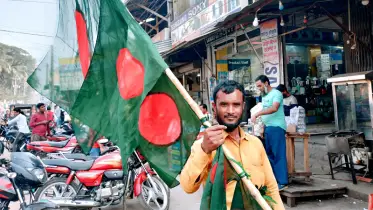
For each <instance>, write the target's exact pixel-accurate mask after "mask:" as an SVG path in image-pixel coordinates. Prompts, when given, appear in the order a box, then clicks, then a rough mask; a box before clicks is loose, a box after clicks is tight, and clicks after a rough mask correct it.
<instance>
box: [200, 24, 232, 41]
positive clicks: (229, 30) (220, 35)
mask: <svg viewBox="0 0 373 210" xmlns="http://www.w3.org/2000/svg"><path fill="white" fill-rule="evenodd" d="M235 31H236V26H232V27H230V28H227V29H222V30H220V31H217V32H215V33H214V34H213V35H211V36H209V37H208V38H206V44H210V43H211V42H214V41H216V40H219V39H221V38H223V37H226V36H228V35H230V34H233V33H234V32H235Z"/></svg>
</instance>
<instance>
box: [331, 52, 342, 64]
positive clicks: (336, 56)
mask: <svg viewBox="0 0 373 210" xmlns="http://www.w3.org/2000/svg"><path fill="white" fill-rule="evenodd" d="M335 64H343V58H342V54H341V53H331V54H330V65H335Z"/></svg>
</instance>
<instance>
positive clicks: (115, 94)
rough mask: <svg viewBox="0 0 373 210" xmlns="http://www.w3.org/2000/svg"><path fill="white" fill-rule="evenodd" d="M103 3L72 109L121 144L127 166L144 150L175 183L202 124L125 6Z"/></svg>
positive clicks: (114, 0) (167, 179)
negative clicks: (86, 68)
mask: <svg viewBox="0 0 373 210" xmlns="http://www.w3.org/2000/svg"><path fill="white" fill-rule="evenodd" d="M89 2H90V1H89ZM99 2H100V3H99V11H98V13H99V19H98V22H99V24H98V28H97V40H96V42H95V46H94V51H93V54H92V57H91V59H89V60H90V62H89V69H88V70H87V74H86V77H85V80H84V82H83V84H82V85H81V88H80V91H79V94H78V95H77V97H76V100H75V102H74V105H73V106H72V108H71V109H70V112H71V114H72V115H73V116H74V117H76V118H77V119H79V121H80V122H82V123H84V124H86V125H87V126H89V127H90V128H92V129H93V130H95V131H97V132H99V133H100V134H102V135H104V136H105V137H107V138H109V139H110V140H111V141H113V142H114V143H115V144H116V145H118V146H119V147H120V149H121V154H122V159H123V163H124V165H126V164H125V163H126V161H125V160H127V158H128V157H129V156H130V155H131V153H132V152H133V151H134V150H135V149H136V148H139V149H140V151H141V153H142V155H143V156H145V158H146V159H147V160H148V161H149V163H150V164H151V166H152V167H153V168H155V170H156V171H157V173H158V175H159V176H160V177H161V178H162V179H163V181H165V183H166V184H167V185H169V186H171V187H173V186H176V185H177V184H178V182H177V181H176V176H177V175H178V174H179V173H180V171H181V169H182V167H183V165H184V164H185V162H186V160H187V158H188V156H189V151H190V147H191V145H192V144H193V142H194V140H195V138H196V136H197V134H198V132H199V128H200V124H201V123H200V121H199V119H198V117H197V116H196V115H195V113H194V112H193V111H192V109H191V108H190V107H189V105H188V104H187V102H186V101H185V99H184V98H183V97H182V96H181V94H180V93H179V92H178V90H177V89H176V87H175V86H174V85H173V84H172V82H171V81H170V79H169V78H168V77H167V75H166V74H165V73H164V71H165V70H166V69H167V68H168V66H167V65H166V63H165V62H164V61H163V59H162V57H161V56H160V55H159V53H158V51H157V49H156V48H155V46H154V45H153V43H152V41H151V39H150V37H149V36H148V34H146V33H145V32H144V30H143V29H142V28H141V26H140V25H139V24H138V23H137V22H136V21H135V20H134V19H133V17H132V15H131V14H130V13H129V11H128V10H127V8H126V7H125V5H124V4H123V3H122V2H120V1H119V0H101V1H99ZM87 6H89V7H90V5H87ZM81 7H82V8H81V10H82V11H84V10H88V9H85V8H84V5H81ZM82 31H83V30H82ZM81 46H83V47H84V49H86V48H87V47H86V45H85V44H81V45H79V47H81ZM80 52H81V51H80ZM87 55H89V54H88V53H80V56H87ZM80 60H81V61H84V60H87V59H86V58H83V59H82V58H80Z"/></svg>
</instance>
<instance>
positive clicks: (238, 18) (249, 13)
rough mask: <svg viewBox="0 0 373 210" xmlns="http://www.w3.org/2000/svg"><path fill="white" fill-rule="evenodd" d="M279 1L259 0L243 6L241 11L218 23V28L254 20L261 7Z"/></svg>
mask: <svg viewBox="0 0 373 210" xmlns="http://www.w3.org/2000/svg"><path fill="white" fill-rule="evenodd" d="M273 2H276V3H277V4H278V1H275V0H258V1H256V2H254V3H252V4H250V5H248V6H246V7H245V8H243V9H242V10H241V11H240V12H237V13H234V14H231V15H228V16H227V17H226V18H225V19H224V20H223V21H221V22H219V23H218V24H216V26H215V27H216V28H219V27H225V26H230V25H233V24H244V23H248V22H252V21H253V20H254V17H255V12H256V11H257V10H258V9H259V8H263V7H264V6H266V5H268V4H270V3H273Z"/></svg>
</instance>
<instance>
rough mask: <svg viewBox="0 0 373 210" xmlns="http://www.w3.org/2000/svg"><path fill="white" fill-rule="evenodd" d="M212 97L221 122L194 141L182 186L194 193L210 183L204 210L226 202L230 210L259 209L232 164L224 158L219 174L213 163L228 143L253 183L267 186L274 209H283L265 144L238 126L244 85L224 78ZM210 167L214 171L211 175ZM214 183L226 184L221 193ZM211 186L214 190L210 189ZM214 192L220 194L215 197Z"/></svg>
mask: <svg viewBox="0 0 373 210" xmlns="http://www.w3.org/2000/svg"><path fill="white" fill-rule="evenodd" d="M213 97H214V104H213V107H214V109H215V112H216V118H217V121H218V122H219V125H215V126H212V127H210V128H207V129H206V130H205V133H204V136H203V138H202V139H200V140H198V141H196V142H195V143H194V144H193V146H192V153H191V155H190V157H189V159H188V161H187V163H186V165H185V166H184V169H183V170H182V172H181V176H180V182H181V186H182V187H183V189H184V190H185V191H186V192H187V193H194V192H195V191H197V190H198V189H199V187H200V185H201V183H206V182H207V184H206V188H205V190H204V196H203V201H202V205H201V210H208V209H225V208H224V207H223V208H222V206H224V205H226V209H228V210H229V209H245V210H246V209H256V208H254V206H255V204H254V202H251V201H252V200H251V199H250V198H248V196H250V195H249V193H248V192H247V190H246V189H245V187H244V186H243V185H242V184H241V181H240V177H238V175H237V173H235V172H234V170H232V169H231V167H230V166H229V163H227V161H225V163H224V170H223V171H224V172H223V174H217V172H216V171H217V167H219V166H217V165H212V163H213V159H214V156H215V155H216V153H217V152H216V149H217V148H218V147H220V146H221V145H222V144H225V146H226V147H227V148H228V149H229V150H230V151H231V152H232V154H233V156H234V157H233V158H234V159H235V160H236V161H239V162H241V163H242V164H243V168H244V170H246V171H247V172H249V174H250V177H251V180H252V182H253V183H254V184H255V185H257V186H259V187H262V186H265V187H266V188H267V192H266V195H267V196H270V197H272V199H273V200H274V202H272V206H273V209H275V210H280V209H284V206H283V204H282V201H281V198H280V195H279V191H278V187H277V182H276V179H275V177H274V175H273V172H272V168H271V165H270V163H269V160H268V158H267V155H266V152H265V150H264V147H263V145H262V143H261V142H260V140H259V139H257V138H256V137H254V136H252V135H249V134H247V133H245V132H244V131H243V129H242V128H240V127H239V124H240V119H241V117H242V112H243V109H244V88H243V86H242V85H240V84H238V83H237V82H235V81H225V82H223V83H220V84H219V85H218V86H217V87H216V88H215V90H214V93H213ZM210 170H212V171H211V172H210V176H209V177H208V173H209V171H210ZM219 175H220V176H219ZM212 185H225V186H223V187H221V188H220V189H221V192H214V188H213V187H212ZM209 188H211V189H212V190H211V191H210V192H209ZM215 189H217V188H215ZM224 189H225V190H224ZM214 194H215V195H217V194H218V196H216V197H214V196H213V195H214ZM224 194H226V195H225V196H224ZM213 197H214V198H215V200H213ZM219 197H220V198H219ZM217 198H219V199H217ZM224 201H225V202H226V203H224Z"/></svg>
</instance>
